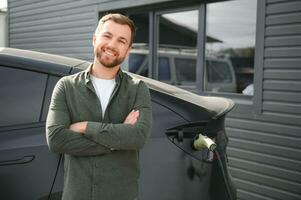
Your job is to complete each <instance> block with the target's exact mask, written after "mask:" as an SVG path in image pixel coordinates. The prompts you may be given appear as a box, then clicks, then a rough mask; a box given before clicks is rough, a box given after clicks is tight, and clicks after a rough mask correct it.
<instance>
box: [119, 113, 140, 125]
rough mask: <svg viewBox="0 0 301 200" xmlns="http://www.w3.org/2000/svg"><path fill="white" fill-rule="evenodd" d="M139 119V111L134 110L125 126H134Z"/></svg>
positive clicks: (126, 119) (126, 120) (125, 121)
mask: <svg viewBox="0 0 301 200" xmlns="http://www.w3.org/2000/svg"><path fill="white" fill-rule="evenodd" d="M138 117H139V110H132V111H131V112H130V113H129V114H128V116H127V117H126V118H125V120H124V122H123V123H124V124H131V125H134V124H135V123H136V122H137V120H138Z"/></svg>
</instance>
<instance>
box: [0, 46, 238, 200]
mask: <svg viewBox="0 0 301 200" xmlns="http://www.w3.org/2000/svg"><path fill="white" fill-rule="evenodd" d="M89 64H90V63H89V62H86V61H83V60H78V59H73V58H67V57H62V56H56V55H50V54H44V53H38V52H33V51H25V50H18V49H11V48H2V49H0V199H3V200H6V199H7V200H14V199H17V200H18V199H22V200H26V199H28V200H33V199H60V195H61V192H62V189H63V169H62V163H63V156H61V155H56V154H53V153H51V152H50V151H49V150H48V147H47V143H46V137H45V120H46V116H47V111H48V106H49V102H50V98H51V93H52V90H53V87H54V85H55V84H56V82H57V81H58V80H59V79H60V78H61V77H62V76H65V75H69V74H73V73H76V72H78V71H80V70H83V69H86V68H87V67H88V66H89ZM131 75H133V76H136V77H138V78H140V79H142V80H143V81H144V82H146V83H147V85H148V86H149V88H150V92H151V101H152V109H153V127H152V132H151V136H150V138H149V140H148V143H147V144H146V146H145V148H144V149H143V150H142V151H141V153H140V165H141V176H140V179H139V187H140V190H139V199H141V200H153V199H159V200H161V199H162V200H168V199H170V200H217V199H221V200H228V199H229V200H234V199H236V188H235V186H234V185H233V182H232V180H231V177H230V174H229V173H228V170H227V159H226V146H227V136H226V133H225V129H224V119H225V115H226V113H227V112H228V111H229V110H231V109H232V107H233V102H232V101H231V100H229V99H225V98H218V97H203V96H198V95H196V94H193V93H190V92H187V91H185V90H182V89H179V88H177V87H174V86H171V85H167V84H165V83H162V82H159V81H156V80H152V79H148V78H145V77H140V76H138V75H135V74H131ZM200 133H201V134H202V135H203V136H205V137H207V138H210V139H212V141H215V143H216V149H215V150H213V149H212V151H210V150H208V149H207V148H201V149H199V150H197V149H196V148H195V146H193V143H194V141H195V140H196V139H197V138H198V135H199V134H200Z"/></svg>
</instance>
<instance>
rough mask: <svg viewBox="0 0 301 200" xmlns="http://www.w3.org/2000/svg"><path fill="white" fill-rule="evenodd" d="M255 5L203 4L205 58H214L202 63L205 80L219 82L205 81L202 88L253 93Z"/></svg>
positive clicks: (250, 1) (246, 0)
mask: <svg viewBox="0 0 301 200" xmlns="http://www.w3.org/2000/svg"><path fill="white" fill-rule="evenodd" d="M256 6H257V2H256V0H236V1H224V2H217V3H210V4H207V8H206V10H207V12H206V36H207V37H206V38H207V41H206V58H209V59H215V61H212V62H210V61H209V62H206V64H207V66H206V68H207V70H208V72H209V73H208V74H207V76H208V77H207V79H208V83H209V84H210V82H215V83H218V82H221V83H223V85H216V84H215V86H210V85H209V86H207V87H206V84H205V90H206V91H221V92H223V91H225V92H233V93H244V94H247V95H252V94H253V91H252V89H251V87H252V84H253V74H254V53H255V51H254V49H255V33H256ZM209 38H213V40H211V41H210V40H209ZM220 60H221V61H220ZM222 60H223V62H222ZM227 63H228V66H227ZM232 71H234V73H233V72H232ZM231 79H232V80H231ZM248 86H249V87H248ZM247 87H248V88H249V89H246V88H247Z"/></svg>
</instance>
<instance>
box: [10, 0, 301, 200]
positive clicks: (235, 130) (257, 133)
mask: <svg viewBox="0 0 301 200" xmlns="http://www.w3.org/2000/svg"><path fill="white" fill-rule="evenodd" d="M158 1H159V0H156V2H158ZM258 1H260V2H261V1H264V2H266V9H264V11H265V17H264V19H265V24H264V31H263V32H264V34H263V35H261V36H260V37H262V40H259V41H264V44H263V55H262V59H263V60H262V66H259V67H261V69H262V71H261V70H259V71H255V76H257V77H262V80H260V82H262V83H260V84H259V86H260V87H257V88H255V90H257V92H256V91H255V94H258V91H259V94H260V95H259V96H254V101H253V104H254V105H243V104H241V105H239V103H238V106H237V108H236V109H235V110H233V111H232V112H231V113H230V114H229V117H228V118H227V120H226V126H227V132H228V135H229V138H230V143H229V147H228V153H229V163H230V171H231V174H232V175H233V177H234V178H235V181H236V184H237V186H238V197H239V199H240V200H297V199H298V200H299V199H301V1H300V0H290V1H288V0H258ZM96 2H98V3H96ZM101 2H103V3H104V4H105V5H104V4H102V3H101ZM109 2H110V0H102V1H101V0H98V1H97V0H87V1H84V0H64V1H60V0H51V1H43V0H22V1H19V0H9V5H8V6H9V45H10V46H11V47H16V48H24V49H32V50H37V51H42V52H49V53H55V54H61V55H65V56H71V57H77V58H82V59H86V60H92V55H91V52H92V46H91V42H92V33H93V31H94V29H95V26H96V24H97V19H98V11H97V9H98V10H99V9H100V7H102V6H103V5H104V6H105V7H109V6H110V3H109ZM111 2H112V5H113V7H114V8H115V7H118V3H121V2H122V5H123V7H124V6H125V5H126V4H127V3H124V2H125V1H111ZM128 2H129V3H128V4H133V2H135V1H133V0H128ZM143 2H146V0H143V1H142V3H140V4H143ZM136 4H138V3H136ZM148 4H149V3H148ZM101 10H105V9H103V7H102V9H101ZM257 45H260V44H257ZM257 67H258V66H257ZM256 73H257V74H256ZM261 73H263V74H261ZM254 102H258V103H254ZM247 104H248V103H247ZM254 110H256V111H254ZM258 110H259V112H258Z"/></svg>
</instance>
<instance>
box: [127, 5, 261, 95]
mask: <svg viewBox="0 0 301 200" xmlns="http://www.w3.org/2000/svg"><path fill="white" fill-rule="evenodd" d="M256 10H257V0H232V1H218V2H214V3H207V4H199V5H194V7H185V8H183V7H181V8H178V9H176V8H175V9H174V10H170V9H168V10H164V8H162V9H161V8H156V9H154V10H151V11H149V12H144V13H140V14H129V16H130V18H131V19H133V21H134V22H135V24H136V26H137V33H136V39H135V41H134V44H133V48H132V50H131V54H130V56H129V59H128V60H127V61H126V62H125V64H124V66H125V67H124V68H125V69H127V70H129V71H130V72H133V73H137V74H140V75H142V76H146V77H151V78H154V79H158V80H160V81H163V82H165V83H169V84H172V85H176V86H179V87H182V88H185V89H188V90H190V91H192V92H203V91H204V92H222V93H239V94H245V95H253V74H254V54H255V39H256V38H255V35H256V15H257V13H256ZM151 13H153V14H154V15H150V14H151ZM150 16H155V17H154V19H152V20H149V19H150ZM202 16H204V17H202ZM150 22H151V23H152V24H150ZM150 27H153V28H154V30H150ZM150 37H152V38H150ZM202 37H204V38H202ZM150 48H152V49H154V50H155V51H154V52H150ZM163 58H164V59H163ZM150 61H152V62H150ZM149 63H151V65H152V66H150V64H149ZM197 84H199V85H197ZM200 90H201V91H200Z"/></svg>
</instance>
